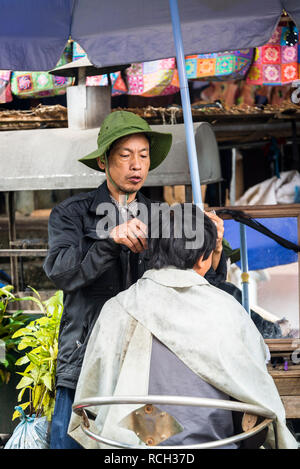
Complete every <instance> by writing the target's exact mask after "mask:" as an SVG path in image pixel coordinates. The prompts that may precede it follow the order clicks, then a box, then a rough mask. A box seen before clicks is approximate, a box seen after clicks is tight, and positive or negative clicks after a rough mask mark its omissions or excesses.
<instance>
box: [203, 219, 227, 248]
mask: <svg viewBox="0 0 300 469" xmlns="http://www.w3.org/2000/svg"><path fill="white" fill-rule="evenodd" d="M205 215H207V216H208V217H209V218H210V219H211V220H212V221H213V222H214V224H215V225H216V228H217V243H216V249H215V251H217V252H221V251H222V249H223V245H222V241H223V236H224V221H223V220H222V218H220V217H218V215H216V214H215V213H213V212H205Z"/></svg>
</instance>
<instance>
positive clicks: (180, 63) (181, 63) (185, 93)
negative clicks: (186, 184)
mask: <svg viewBox="0 0 300 469" xmlns="http://www.w3.org/2000/svg"><path fill="white" fill-rule="evenodd" d="M169 5H170V13H171V19H172V26H173V36H174V43H175V50H176V60H177V69H178V75H179V83H180V94H181V103H182V111H183V119H184V126H185V132H186V144H187V152H188V159H189V167H190V173H191V181H192V190H193V199H194V203H195V204H197V205H199V206H200V207H201V208H203V205H202V196H201V185H200V174H199V167H198V159H197V151H196V143H195V135H194V126H193V118H192V111H191V100H190V93H189V87H188V81H187V77H186V69H185V57H184V50H183V41H182V34H181V26H180V18H179V11H178V3H177V0H169Z"/></svg>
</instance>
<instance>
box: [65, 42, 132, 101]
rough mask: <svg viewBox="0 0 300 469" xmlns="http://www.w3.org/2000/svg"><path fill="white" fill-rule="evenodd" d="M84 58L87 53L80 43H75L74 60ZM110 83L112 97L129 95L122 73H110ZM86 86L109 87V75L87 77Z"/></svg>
mask: <svg viewBox="0 0 300 469" xmlns="http://www.w3.org/2000/svg"><path fill="white" fill-rule="evenodd" d="M83 57H86V53H85V51H84V50H83V49H82V47H81V46H80V45H79V44H78V42H73V60H78V59H81V58H83ZM110 81H111V95H112V96H119V95H121V94H125V93H127V86H126V84H125V82H124V80H123V78H122V75H121V72H113V73H110ZM86 86H108V77H107V75H94V76H90V77H86Z"/></svg>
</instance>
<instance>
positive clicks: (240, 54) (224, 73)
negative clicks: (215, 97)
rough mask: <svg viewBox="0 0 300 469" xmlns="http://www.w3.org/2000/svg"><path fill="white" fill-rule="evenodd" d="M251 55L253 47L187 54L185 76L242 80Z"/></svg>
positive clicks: (251, 58) (249, 64)
mask: <svg viewBox="0 0 300 469" xmlns="http://www.w3.org/2000/svg"><path fill="white" fill-rule="evenodd" d="M253 55H254V50H253V49H245V50H238V51H233V52H218V53H213V54H200V55H189V56H187V57H186V60H185V64H186V73H187V78H188V79H198V80H199V79H205V80H209V79H213V80H214V81H218V80H238V79H240V80H242V79H244V78H245V76H246V74H247V72H248V70H249V68H250V66H251V63H252V60H253Z"/></svg>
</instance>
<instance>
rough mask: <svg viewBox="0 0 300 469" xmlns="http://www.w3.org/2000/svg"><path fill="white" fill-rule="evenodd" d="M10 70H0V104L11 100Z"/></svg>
mask: <svg viewBox="0 0 300 469" xmlns="http://www.w3.org/2000/svg"><path fill="white" fill-rule="evenodd" d="M10 73H11V72H10V71H9V70H0V104H4V103H10V102H11V101H12V100H13V97H12V94H11V86H10Z"/></svg>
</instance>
